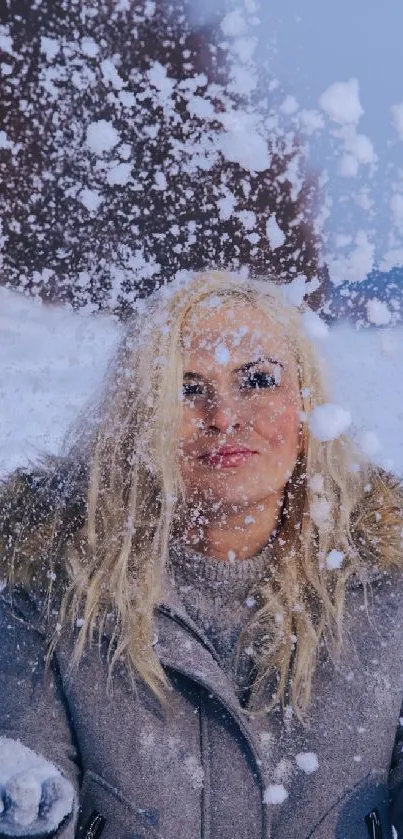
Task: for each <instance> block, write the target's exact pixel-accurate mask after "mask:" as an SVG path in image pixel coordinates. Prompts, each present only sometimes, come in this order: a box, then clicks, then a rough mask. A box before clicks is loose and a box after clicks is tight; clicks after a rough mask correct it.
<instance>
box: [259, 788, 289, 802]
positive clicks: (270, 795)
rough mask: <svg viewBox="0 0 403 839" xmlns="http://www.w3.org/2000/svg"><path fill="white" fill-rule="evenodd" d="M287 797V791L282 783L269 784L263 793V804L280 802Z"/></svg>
mask: <svg viewBox="0 0 403 839" xmlns="http://www.w3.org/2000/svg"><path fill="white" fill-rule="evenodd" d="M287 798H288V792H287V790H286V788H285V786H284V785H283V784H269V786H268V787H266V789H265V791H264V793H263V801H264V803H265V804H282V803H283V801H285V800H286V799H287Z"/></svg>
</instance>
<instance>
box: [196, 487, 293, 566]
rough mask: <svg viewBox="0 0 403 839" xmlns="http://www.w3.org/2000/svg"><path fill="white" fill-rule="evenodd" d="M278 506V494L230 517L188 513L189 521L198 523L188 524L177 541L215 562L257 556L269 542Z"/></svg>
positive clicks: (276, 521) (224, 514)
mask: <svg viewBox="0 0 403 839" xmlns="http://www.w3.org/2000/svg"><path fill="white" fill-rule="evenodd" d="M281 506H282V495H281V496H280V494H279V496H278V497H277V496H274V495H273V496H270V499H269V501H265V502H264V503H259V504H254V505H251V506H249V507H247V508H243V509H242V510H241V511H233V510H232V511H231V513H228V511H226V512H225V513H224V512H222V511H220V513H219V515H217V513H215V514H212V513H211V511H209V512H208V513H207V512H204V511H203V512H201V511H200V510H198V511H197V513H198V515H196V511H190V513H191V514H190V515H189V519H190V520H192V519H193V520H195V519H197V523H196V524H192V523H190V524H187V526H186V527H185V528H184V530H183V532H182V535H181V537H180V539H181V541H183V542H184V543H185V544H187V545H189V546H190V547H192V548H193V550H195V551H198V553H202V554H205V555H206V556H211V557H214V558H215V559H220V560H226V561H228V560H231V559H232V560H238V559H249V558H250V557H252V556H256V555H257V554H258V553H260V551H261V550H262V549H263V548H264V546H265V545H266V544H267V542H268V541H269V538H270V536H271V535H272V533H273V532H274V531H275V529H276V527H277V524H278V519H279V513H280V510H281ZM192 512H194V513H195V514H194V515H192ZM201 522H203V523H201ZM205 522H207V523H205Z"/></svg>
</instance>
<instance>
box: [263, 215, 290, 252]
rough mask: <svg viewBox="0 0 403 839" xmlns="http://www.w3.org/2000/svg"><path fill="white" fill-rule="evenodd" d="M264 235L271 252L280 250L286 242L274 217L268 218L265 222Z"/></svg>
mask: <svg viewBox="0 0 403 839" xmlns="http://www.w3.org/2000/svg"><path fill="white" fill-rule="evenodd" d="M266 235H267V238H268V240H269V243H270V247H271V248H273V250H276V248H281V246H282V245H284V242H285V240H286V236H285V233H284V232H283V231H282V230H281V227H279V225H278V223H277V219H276V217H275V216H274V215H272V216H269V218H268V220H267V222H266Z"/></svg>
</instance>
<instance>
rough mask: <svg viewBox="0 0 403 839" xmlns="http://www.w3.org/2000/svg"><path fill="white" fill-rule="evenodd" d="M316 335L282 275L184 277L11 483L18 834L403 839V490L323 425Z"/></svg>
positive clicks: (154, 304) (7, 785)
mask: <svg viewBox="0 0 403 839" xmlns="http://www.w3.org/2000/svg"><path fill="white" fill-rule="evenodd" d="M303 322H304V321H301V318H300V313H299V312H298V311H297V310H296V309H295V308H292V307H290V306H289V305H287V303H286V301H285V300H284V299H283V298H282V295H281V292H280V290H279V289H278V288H277V287H275V285H274V284H273V283H270V282H258V281H252V280H248V279H245V278H242V277H241V276H237V275H231V274H227V273H224V272H223V273H221V272H212V273H204V274H200V275H196V276H194V277H193V278H192V279H190V280H188V281H187V282H184V281H182V282H177V283H176V284H173V285H172V286H171V287H170V288H163V289H161V290H160V291H159V292H158V293H157V294H155V295H154V296H153V297H152V298H151V299H150V300H149V301H148V302H146V303H144V302H143V303H142V304H141V307H139V311H138V313H137V315H136V316H135V318H134V319H133V320H132V322H131V323H130V324H129V326H128V328H127V331H126V335H125V338H124V340H123V343H122V345H121V347H120V349H119V351H118V353H117V357H116V360H115V363H114V364H113V367H112V369H111V371H110V374H109V377H108V382H107V385H106V388H105V395H104V397H103V399H101V401H100V403H99V405H98V408H97V410H96V411H95V412H94V411H92V422H89V420H88V419H87V420H85V421H84V422H83V423H82V426H81V428H82V430H81V431H80V433H79V434H78V435H76V437H75V440H74V442H73V444H71V445H70V447H69V449H68V453H67V455H65V457H64V458H61V459H60V460H58V461H57V462H56V463H54V464H50V465H48V467H47V468H46V469H44V470H43V473H42V474H39V473H38V475H36V476H34V477H33V476H29V475H28V476H27V475H24V474H21V473H20V474H18V475H16V476H14V477H12V478H11V479H10V481H9V482H8V485H6V487H5V488H4V492H3V499H2V520H3V552H2V553H3V557H4V558H3V566H4V570H3V576H4V577H6V576H7V578H8V584H7V586H6V587H5V588H4V590H3V592H2V598H1V604H2V631H1V634H0V638H1V644H2V646H3V650H2V652H1V657H0V660H1V666H2V671H3V684H2V687H1V699H0V702H1V725H2V727H1V734H2V740H1V744H2V757H3V760H2V761H0V763H2V764H3V765H4V766H5V767H6V769H5V770H4V772H3V776H0V781H1V782H2V783H3V786H4V794H3V807H4V810H3V815H2V816H1V817H0V824H1V830H2V831H3V834H4V835H6V836H28V835H29V836H31V835H48V834H49V833H52V831H53V833H54V831H55V830H56V829H57V825H59V824H61V827H60V829H59V832H58V833H57V835H58V836H59V835H60V836H62V837H68V839H73V837H74V836H79V837H87V839H88V838H89V837H98V836H101V835H102V839H112V838H113V839H129V837H130V839H134V837H136V839H140V837H147V839H148V837H153V838H154V839H156V837H159V839H162V837H163V839H202V838H203V839H207V837H208V838H209V839H227V837H228V839H230V838H231V839H234V837H237V839H246V837H248V839H255V837H256V839H258V837H259V839H262V838H263V837H265V839H268V837H272V839H285V837H287V839H288V837H298V839H299V837H308V836H309V837H315V839H330V837H333V836H335V837H337V839H341V837H343V839H350V838H351V839H353V837H354V839H360V838H361V837H362V839H364V837H367V836H368V835H371V836H373V837H380V836H388V835H389V833H388V832H387V831H388V827H387V823H388V817H387V791H386V787H385V780H386V773H387V769H388V763H389V757H390V753H391V749H392V744H393V737H394V729H395V725H396V722H397V719H398V716H399V707H400V701H401V694H402V683H401V682H402V679H401V673H402V668H403V644H402V643H401V634H402V628H401V626H402V611H403V607H402V605H401V604H402V602H403V599H402V597H401V594H402V593H403V583H402V578H401V576H402V575H401V573H400V567H401V564H402V558H401V541H402V527H403V521H402V518H403V515H402V504H403V500H402V494H401V489H400V488H399V487H398V485H397V482H396V483H394V482H393V481H392V480H391V479H389V478H388V479H386V478H385V476H384V475H382V474H381V473H380V472H379V471H378V470H377V469H375V468H371V467H370V466H369V465H368V464H366V463H364V462H363V461H362V460H361V459H360V456H359V454H358V453H357V451H356V450H355V448H354V446H353V444H352V442H351V441H350V440H348V439H347V438H346V437H345V436H344V435H342V436H339V437H337V438H335V439H329V438H331V437H332V435H331V433H330V431H329V429H326V428H323V422H322V426H321V418H322V413H323V411H322V413H321V411H320V406H321V405H322V404H323V403H325V402H326V401H327V400H326V394H325V390H324V385H323V381H322V378H323V373H322V370H321V365H320V362H319V360H318V358H317V355H316V351H315V350H314V348H313V347H312V346H311V344H310V342H309V340H308V338H307V337H306V336H305V334H304V330H303ZM89 416H90V415H88V417H89ZM94 416H95V419H94ZM315 435H316V436H315ZM319 438H321V439H319ZM16 741H19V742H18V743H16ZM16 755H17V757H16ZM397 763H398V761H397ZM7 767H8V768H7ZM22 770H23V771H22ZM394 777H395V778H397V775H396V773H395V776H394ZM396 783H397V786H398V781H397V782H396ZM396 788H397V787H396ZM398 817H399V816H398V814H397V817H396V818H398ZM400 818H401V816H400ZM382 825H383V827H382ZM371 831H372V832H371ZM376 831H378V832H376Z"/></svg>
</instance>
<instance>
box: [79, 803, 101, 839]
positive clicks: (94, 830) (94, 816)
mask: <svg viewBox="0 0 403 839" xmlns="http://www.w3.org/2000/svg"><path fill="white" fill-rule="evenodd" d="M105 822H106V819H104V817H103V816H101V814H100V813H98V812H97V810H93V812H92V813H91V815H90V817H89V819H88V822H87V824H86V825H85V828H84V834H83V839H99V837H100V836H101V833H102V832H103V829H104V827H105Z"/></svg>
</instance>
